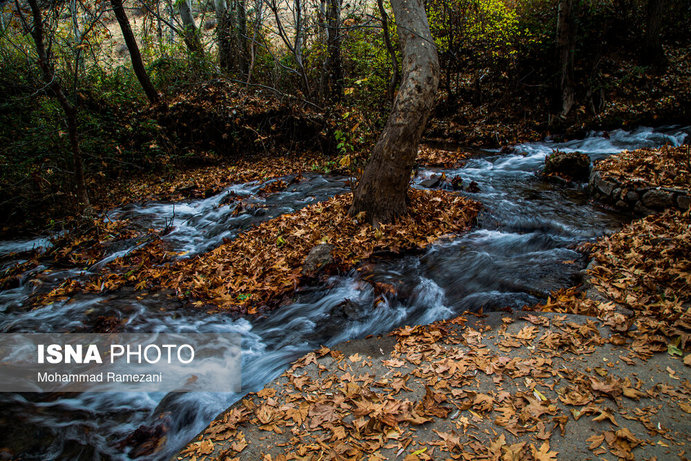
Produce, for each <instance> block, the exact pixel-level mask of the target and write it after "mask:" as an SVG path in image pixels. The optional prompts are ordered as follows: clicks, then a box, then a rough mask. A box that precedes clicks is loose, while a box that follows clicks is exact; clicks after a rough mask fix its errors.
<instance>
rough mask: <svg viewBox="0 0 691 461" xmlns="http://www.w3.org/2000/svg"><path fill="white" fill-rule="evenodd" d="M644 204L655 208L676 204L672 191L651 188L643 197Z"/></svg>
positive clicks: (660, 208)
mask: <svg viewBox="0 0 691 461" xmlns="http://www.w3.org/2000/svg"><path fill="white" fill-rule="evenodd" d="M641 201H642V202H643V205H645V206H646V207H648V208H652V209H655V210H662V209H665V208H669V207H671V206H673V205H674V195H673V194H672V193H670V192H667V191H664V190H660V189H651V190H649V191H648V192H646V193H645V194H643V197H641Z"/></svg>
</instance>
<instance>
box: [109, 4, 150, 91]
mask: <svg viewBox="0 0 691 461" xmlns="http://www.w3.org/2000/svg"><path fill="white" fill-rule="evenodd" d="M110 4H111V5H112V7H113V13H115V18H116V19H117V20H118V24H120V30H122V36H123V38H124V39H125V44H126V45H127V49H128V50H129V52H130V59H131V60H132V69H134V74H135V75H136V76H137V80H139V84H140V85H141V86H142V88H143V89H144V93H146V97H147V98H148V99H149V102H150V103H151V104H156V103H157V102H158V99H159V98H158V92H157V91H156V88H154V85H153V84H152V83H151V80H149V75H148V74H147V73H146V69H145V68H144V62H143V61H142V55H141V53H139V46H138V45H137V41H136V40H135V38H134V34H133V33H132V28H131V27H130V21H129V19H127V14H125V9H124V8H123V7H122V0H110Z"/></svg>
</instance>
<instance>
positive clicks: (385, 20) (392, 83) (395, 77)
mask: <svg viewBox="0 0 691 461" xmlns="http://www.w3.org/2000/svg"><path fill="white" fill-rule="evenodd" d="M377 6H378V7H379V14H380V15H381V25H382V31H383V33H384V44H385V45H386V51H388V53H389V58H391V80H389V88H388V90H387V93H388V96H389V100H390V101H393V99H394V95H395V94H396V86H397V85H398V82H400V81H401V74H399V72H398V59H396V50H395V49H394V47H393V45H392V44H391V36H390V35H389V15H388V14H386V9H385V8H384V1H383V0H377Z"/></svg>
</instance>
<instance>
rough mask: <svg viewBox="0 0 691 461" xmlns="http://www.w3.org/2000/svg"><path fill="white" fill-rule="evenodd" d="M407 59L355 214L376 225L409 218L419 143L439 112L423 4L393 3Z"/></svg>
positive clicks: (418, 1)
mask: <svg viewBox="0 0 691 461" xmlns="http://www.w3.org/2000/svg"><path fill="white" fill-rule="evenodd" d="M391 5H392V7H393V12H394V16H395V19H396V24H397V28H398V36H399V39H400V42H401V48H402V55H403V81H402V83H401V87H400V89H399V91H398V95H397V96H396V99H395V101H394V104H393V108H392V109H391V113H390V114H389V118H388V120H387V122H386V126H385V127H384V131H382V133H381V135H380V136H379V139H378V140H377V143H376V145H375V146H374V149H373V150H372V154H371V156H370V159H369V161H368V162H367V165H366V166H365V170H364V172H363V175H362V178H361V179H360V182H359V184H358V186H357V188H356V189H355V191H354V193H353V205H352V207H351V209H350V213H351V214H353V215H356V214H358V213H360V212H363V211H364V212H365V213H366V218H367V220H369V221H370V222H371V223H372V224H374V225H377V224H379V223H388V222H391V221H393V220H395V219H396V218H397V217H398V216H401V215H404V214H405V213H406V211H407V210H406V208H407V191H408V185H409V183H410V176H411V173H412V171H413V165H414V163H415V157H416V156H417V148H418V143H419V142H420V138H421V137H422V132H423V131H424V129H425V125H426V124H427V119H428V118H429V115H430V113H431V112H432V109H433V107H434V99H435V96H436V92H437V88H438V86H439V58H438V56H437V50H436V48H435V46H434V41H433V39H432V34H431V33H430V30H429V24H428V22H427V16H426V14H425V9H424V6H423V3H422V1H421V0H391Z"/></svg>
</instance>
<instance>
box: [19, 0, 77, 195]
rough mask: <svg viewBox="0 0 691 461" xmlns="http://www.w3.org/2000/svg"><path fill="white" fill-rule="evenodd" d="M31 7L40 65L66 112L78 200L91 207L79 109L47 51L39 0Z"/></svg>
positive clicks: (32, 2) (32, 34) (44, 78)
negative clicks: (71, 99) (62, 82)
mask: <svg viewBox="0 0 691 461" xmlns="http://www.w3.org/2000/svg"><path fill="white" fill-rule="evenodd" d="M29 6H30V7H31V14H32V17H33V23H34V25H33V28H32V29H31V36H32V37H33V39H34V43H35V44H36V53H37V54H38V65H39V67H40V69H41V74H42V75H43V80H44V81H45V82H46V86H47V88H48V90H49V91H50V92H52V93H53V94H54V95H55V97H56V99H57V100H58V103H59V104H60V107H62V110H63V111H64V112H65V121H66V123H67V132H68V137H69V140H70V149H71V151H72V163H73V168H74V182H75V186H76V189H77V200H78V201H79V204H80V206H81V207H83V208H88V207H89V195H88V193H87V190H86V183H85V181H84V167H83V164H82V153H81V149H80V147H79V133H78V130H77V109H76V107H75V106H74V105H73V104H72V103H71V102H70V100H69V99H67V96H66V95H65V93H64V91H63V89H62V86H61V85H60V80H59V79H58V78H57V77H56V75H55V70H54V68H53V65H52V63H51V62H50V56H49V55H48V51H47V50H46V46H45V42H44V34H43V18H42V16H41V9H40V8H39V6H38V2H37V0H29Z"/></svg>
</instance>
